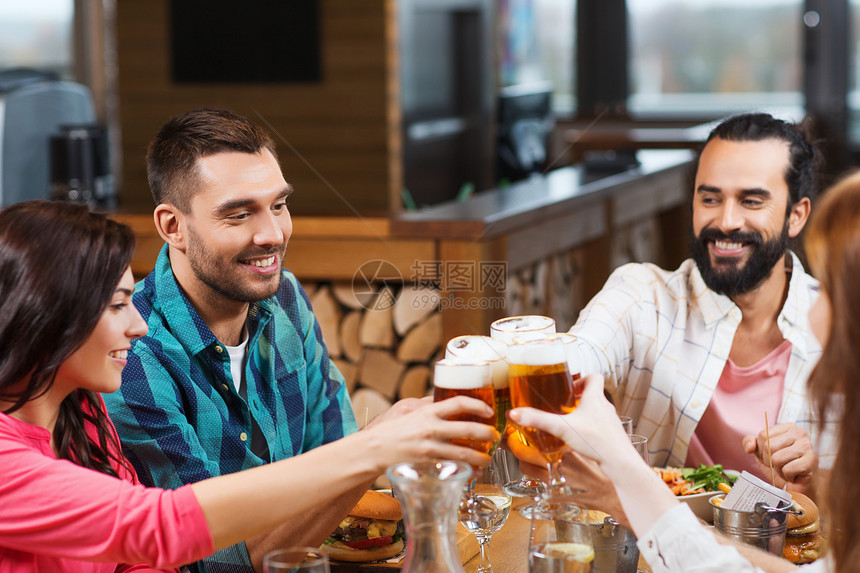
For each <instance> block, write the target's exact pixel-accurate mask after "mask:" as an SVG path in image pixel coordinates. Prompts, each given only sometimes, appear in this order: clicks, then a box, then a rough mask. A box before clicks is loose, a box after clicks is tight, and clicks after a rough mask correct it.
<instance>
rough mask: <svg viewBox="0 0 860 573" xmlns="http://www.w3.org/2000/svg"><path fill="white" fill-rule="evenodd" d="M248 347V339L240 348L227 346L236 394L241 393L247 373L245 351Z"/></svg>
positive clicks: (225, 346)
mask: <svg viewBox="0 0 860 573" xmlns="http://www.w3.org/2000/svg"><path fill="white" fill-rule="evenodd" d="M247 347H248V337H247V336H246V337H245V340H243V341H242V343H241V344H240V345H239V346H227V345H226V344H225V345H224V348H226V349H227V354H229V355H230V374H231V375H232V376H233V385H234V386H235V387H236V392H240V393H241V388H242V378H243V377H244V376H243V374H244V372H245V349H246V348H247Z"/></svg>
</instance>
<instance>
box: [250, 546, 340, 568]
mask: <svg viewBox="0 0 860 573" xmlns="http://www.w3.org/2000/svg"><path fill="white" fill-rule="evenodd" d="M288 572H292V573H295V572H302V573H329V566H328V555H326V554H325V552H323V551H322V550H320V549H319V548H317V547H288V548H286V549H275V550H274V551H269V552H268V553H266V555H264V556H263V573H288Z"/></svg>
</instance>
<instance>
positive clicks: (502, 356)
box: [445, 335, 511, 435]
mask: <svg viewBox="0 0 860 573" xmlns="http://www.w3.org/2000/svg"><path fill="white" fill-rule="evenodd" d="M507 358H508V345H507V344H505V343H504V342H502V341H500V340H495V339H493V338H490V337H489V336H479V335H466V336H458V337H456V338H452V339H451V340H449V341H448V344H447V345H446V347H445V359H446V360H452V361H454V362H487V363H488V364H489V365H490V370H491V373H492V378H493V389H494V391H495V395H496V429H497V430H498V431H499V433H500V434H502V435H504V433H505V427H506V426H507V424H508V419H507V413H508V410H510V409H511V392H510V389H509V387H508V382H509V380H510V377H509V375H508V360H507Z"/></svg>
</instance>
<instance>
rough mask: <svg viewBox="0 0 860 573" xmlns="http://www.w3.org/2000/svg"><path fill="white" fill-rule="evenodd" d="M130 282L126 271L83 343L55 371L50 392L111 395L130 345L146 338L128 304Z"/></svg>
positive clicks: (131, 305)
mask: <svg viewBox="0 0 860 573" xmlns="http://www.w3.org/2000/svg"><path fill="white" fill-rule="evenodd" d="M133 291H134V278H133V277H132V274H131V269H126V271H125V273H124V274H123V276H122V279H121V280H120V282H119V284H118V285H117V287H116V291H115V292H114V294H113V296H112V297H111V300H110V301H109V302H108V306H107V308H105V310H104V311H103V312H102V315H101V318H100V319H99V321H98V323H97V324H96V327H95V328H94V329H93V331H92V332H91V333H90V335H89V337H88V338H87V340H86V341H85V342H84V343H83V345H81V347H80V348H78V349H77V350H76V351H75V352H74V353H73V354H72V355H71V356H69V358H67V359H66V360H65V361H64V362H63V363H62V364H61V365H60V367H59V368H58V369H57V378H56V381H55V382H54V388H56V389H58V390H61V391H62V392H63V395H65V394H66V393H68V392H71V391H73V390H75V389H78V388H82V389H84V390H92V391H95V392H115V391H116V390H117V389H119V386H120V383H121V380H122V369H123V367H124V366H125V363H126V358H127V356H128V349H129V347H130V346H131V341H132V340H133V339H135V338H138V337H140V336H143V335H144V334H146V331H147V326H146V322H144V320H143V318H141V316H140V313H139V312H138V311H137V308H135V306H134V305H133V304H132V303H131V294H132V292H133Z"/></svg>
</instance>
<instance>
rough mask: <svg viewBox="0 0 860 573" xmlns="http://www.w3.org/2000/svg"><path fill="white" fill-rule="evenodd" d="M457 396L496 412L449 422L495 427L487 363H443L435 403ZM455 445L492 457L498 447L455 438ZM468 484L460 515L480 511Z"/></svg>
mask: <svg viewBox="0 0 860 573" xmlns="http://www.w3.org/2000/svg"><path fill="white" fill-rule="evenodd" d="M455 396H468V397H469V398H477V399H478V400H481V401H482V402H484V403H485V404H488V405H489V406H490V407H491V408H492V409H493V414H492V415H490V417H488V418H482V417H480V416H472V415H468V414H463V415H459V416H455V417H453V418H450V419H451V420H458V421H465V422H480V423H482V424H487V425H488V426H495V425H496V394H495V389H494V388H493V375H492V369H491V368H490V364H489V363H487V362H472V363H469V362H458V361H456V360H449V359H446V360H440V361H438V362H437V363H436V366H435V368H434V369H433V401H434V402H441V401H442V400H447V399H448V398H454V397H455ZM451 442H452V443H454V444H458V445H461V446H466V447H468V448H472V449H475V450H478V451H479V452H484V453H485V454H489V453H490V450H491V449H492V448H493V446H494V445H495V444H494V443H493V442H479V441H476V440H473V439H470V438H455V439H453V440H451ZM472 471H473V474H474V477H477V476H478V475H479V474H480V470H479V469H478V468H472ZM474 477H473V479H471V480H469V483H468V486H467V489H466V497H465V498H464V499H463V500H462V501H461V502H460V513H461V514H469V513H474V512H475V511H477V510H478V509H481V508H480V503H481V502H482V500H480V499H479V498H478V497H477V496H476V495H475V480H474Z"/></svg>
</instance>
